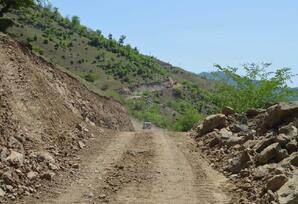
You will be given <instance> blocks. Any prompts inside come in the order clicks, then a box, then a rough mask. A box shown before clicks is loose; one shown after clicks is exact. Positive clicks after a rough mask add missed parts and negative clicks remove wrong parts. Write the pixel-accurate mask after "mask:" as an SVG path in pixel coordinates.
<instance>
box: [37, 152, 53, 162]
mask: <svg viewBox="0 0 298 204" xmlns="http://www.w3.org/2000/svg"><path fill="white" fill-rule="evenodd" d="M36 156H37V159H38V160H39V161H41V162H43V161H45V162H47V163H55V159H54V157H53V156H52V155H51V154H50V153H49V152H46V151H42V152H37V153H36Z"/></svg>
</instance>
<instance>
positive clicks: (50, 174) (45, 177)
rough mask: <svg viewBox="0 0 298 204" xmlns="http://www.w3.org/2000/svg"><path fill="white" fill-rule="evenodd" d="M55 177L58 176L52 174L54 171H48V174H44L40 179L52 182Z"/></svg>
mask: <svg viewBox="0 0 298 204" xmlns="http://www.w3.org/2000/svg"><path fill="white" fill-rule="evenodd" d="M55 175H56V174H55V173H54V172H52V171H48V172H45V173H43V174H42V175H41V176H40V178H41V179H45V180H48V181H51V180H52V179H53V177H54V176H55Z"/></svg>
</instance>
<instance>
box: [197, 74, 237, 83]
mask: <svg viewBox="0 0 298 204" xmlns="http://www.w3.org/2000/svg"><path fill="white" fill-rule="evenodd" d="M198 75H199V76H200V77H201V78H203V79H207V80H212V81H222V80H223V81H226V82H227V83H228V84H235V82H234V81H233V80H232V79H230V78H229V77H227V76H226V75H225V73H224V72H219V71H218V72H202V73H200V74H198Z"/></svg>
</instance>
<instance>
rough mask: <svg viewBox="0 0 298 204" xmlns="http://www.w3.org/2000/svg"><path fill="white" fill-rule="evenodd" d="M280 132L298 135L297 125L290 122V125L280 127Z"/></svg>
mask: <svg viewBox="0 0 298 204" xmlns="http://www.w3.org/2000/svg"><path fill="white" fill-rule="evenodd" d="M278 133H279V134H285V135H288V136H296V135H298V130H297V128H296V127H295V126H293V125H291V124H289V125H286V126H283V127H281V128H279V130H278Z"/></svg>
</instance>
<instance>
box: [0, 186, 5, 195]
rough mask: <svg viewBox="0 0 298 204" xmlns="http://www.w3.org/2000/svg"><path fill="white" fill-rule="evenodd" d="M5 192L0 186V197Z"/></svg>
mask: <svg viewBox="0 0 298 204" xmlns="http://www.w3.org/2000/svg"><path fill="white" fill-rule="evenodd" d="M5 194H6V193H5V191H4V190H3V189H2V188H0V197H4V196H5Z"/></svg>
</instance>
